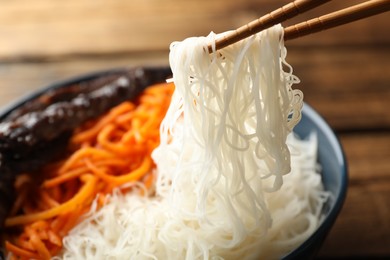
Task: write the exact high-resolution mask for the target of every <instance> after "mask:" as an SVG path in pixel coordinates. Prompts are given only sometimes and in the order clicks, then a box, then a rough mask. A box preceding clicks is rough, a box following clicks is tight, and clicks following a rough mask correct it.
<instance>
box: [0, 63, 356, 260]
mask: <svg viewBox="0 0 390 260" xmlns="http://www.w3.org/2000/svg"><path fill="white" fill-rule="evenodd" d="M161 69H162V70H163V69H164V70H166V69H167V68H161ZM123 71H126V69H113V70H107V71H101V72H95V73H91V74H89V75H84V76H81V77H77V78H73V79H70V80H66V81H63V82H59V83H55V84H52V85H50V86H48V87H46V88H43V89H41V90H39V91H36V92H34V93H31V94H29V95H27V96H26V97H24V98H21V99H20V100H18V101H16V102H15V103H13V104H12V105H10V106H8V107H6V108H0V121H2V120H3V119H4V118H5V117H6V116H7V115H9V114H10V113H11V112H12V111H13V110H15V109H17V108H18V107H20V106H22V105H23V104H25V103H26V102H29V101H31V100H33V99H35V98H38V97H39V96H40V95H42V94H44V93H46V92H47V91H49V90H53V89H57V88H66V87H67V86H71V85H73V84H78V83H82V82H85V81H88V80H93V79H96V78H99V77H102V76H105V75H107V74H111V73H121V72H123ZM294 132H295V133H297V134H298V135H299V136H300V137H301V138H305V137H307V136H308V135H309V134H310V133H312V132H316V133H317V137H318V142H319V144H318V149H319V151H318V161H319V163H320V164H321V166H322V180H323V183H324V186H325V189H326V190H328V191H330V192H331V193H332V200H331V201H329V202H328V203H327V204H326V205H325V208H324V214H325V218H324V220H323V222H322V223H321V225H320V226H319V227H318V229H317V230H316V231H315V232H314V234H312V235H311V236H310V237H309V238H308V239H307V240H306V241H305V242H304V243H303V244H302V245H300V246H299V247H298V248H296V249H294V250H293V251H291V252H290V253H289V254H287V255H286V256H284V257H283V259H284V260H291V259H310V258H313V257H314V256H315V254H316V253H317V252H318V250H319V248H320V247H321V245H322V243H323V242H324V240H325V238H326V236H327V234H328V233H329V231H330V230H331V228H332V226H333V224H334V222H335V220H336V218H337V216H338V214H339V213H340V210H341V208H342V205H343V203H344V200H345V196H346V192H347V185H348V173H347V163H346V159H345V155H344V152H343V149H342V147H341V144H340V142H339V140H338V139H337V137H336V135H335V134H334V132H333V131H332V130H331V128H330V127H329V125H328V124H327V123H326V122H325V120H324V119H322V117H321V116H320V115H319V114H318V113H316V112H315V111H314V109H313V108H311V107H310V106H309V105H307V104H304V106H303V111H302V119H301V121H300V122H299V124H298V125H297V126H296V127H295V129H294ZM1 251H2V250H1V248H0V259H1Z"/></svg>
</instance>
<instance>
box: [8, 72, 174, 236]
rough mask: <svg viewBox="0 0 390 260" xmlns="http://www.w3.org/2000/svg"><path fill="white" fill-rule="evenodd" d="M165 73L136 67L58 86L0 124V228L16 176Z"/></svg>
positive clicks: (50, 156)
mask: <svg viewBox="0 0 390 260" xmlns="http://www.w3.org/2000/svg"><path fill="white" fill-rule="evenodd" d="M170 75H171V71H170V69H169V68H134V69H129V70H121V71H113V72H109V73H106V74H99V75H96V76H94V77H91V78H88V79H82V80H80V81H79V82H72V83H69V84H64V85H59V86H58V87H54V88H52V89H50V90H49V91H47V92H45V93H43V94H42V95H39V96H37V97H35V98H34V99H32V100H30V101H28V102H25V103H24V104H22V105H21V106H19V107H17V108H16V109H14V110H13V111H12V112H10V113H8V114H7V115H6V116H3V119H2V120H1V119H0V120H1V121H0V229H1V228H2V226H3V224H4V220H5V218H6V216H7V213H8V211H9V209H10V207H11V205H12V203H13V200H14V194H13V193H14V188H13V182H14V180H15V177H16V175H17V174H18V173H20V172H22V171H26V170H28V171H29V172H33V171H35V170H37V169H38V168H40V167H42V166H43V165H44V164H46V163H48V162H49V161H52V160H53V159H55V158H58V157H59V156H60V155H61V152H62V151H64V150H65V149H64V147H66V145H67V142H68V140H69V138H70V136H71V133H72V131H73V130H74V129H75V128H76V127H78V126H80V125H81V124H83V123H84V122H86V121H88V120H91V119H94V118H96V117H98V116H100V115H102V114H103V113H105V112H107V111H108V110H109V109H110V108H112V107H114V106H116V105H118V104H120V103H121V102H123V101H125V100H133V99H135V98H136V97H137V96H138V95H139V94H140V93H141V92H142V91H143V90H144V89H145V88H146V87H147V86H150V85H152V84H156V83H160V82H164V80H165V79H167V78H168V77H169V76H170Z"/></svg>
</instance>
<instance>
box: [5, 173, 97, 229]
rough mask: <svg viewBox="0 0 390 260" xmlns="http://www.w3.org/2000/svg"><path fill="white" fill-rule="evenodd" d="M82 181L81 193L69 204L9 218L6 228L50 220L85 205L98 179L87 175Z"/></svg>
mask: <svg viewBox="0 0 390 260" xmlns="http://www.w3.org/2000/svg"><path fill="white" fill-rule="evenodd" d="M81 180H82V181H83V182H85V184H84V185H83V186H82V188H81V189H80V191H79V192H78V193H77V194H76V195H75V196H74V197H73V198H72V199H70V200H68V201H67V202H65V203H63V204H61V205H59V206H57V207H54V208H52V209H49V210H46V211H43V212H39V213H35V214H30V215H24V216H16V217H11V218H7V219H6V220H5V226H6V227H11V226H15V225H22V224H27V223H31V222H33V221H37V220H42V219H49V218H52V217H54V216H56V215H59V214H62V213H65V212H69V211H71V210H73V209H74V208H75V207H77V206H78V205H82V204H84V202H85V200H87V198H88V197H90V196H91V195H92V193H93V191H94V189H95V186H96V181H97V179H96V177H94V176H93V175H90V174H86V175H83V176H82V177H81Z"/></svg>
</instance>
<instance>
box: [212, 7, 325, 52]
mask: <svg viewBox="0 0 390 260" xmlns="http://www.w3.org/2000/svg"><path fill="white" fill-rule="evenodd" d="M330 1H331V0H295V1H294V2H291V3H288V4H286V5H284V6H282V7H280V8H278V9H276V10H275V11H272V12H271V13H269V14H266V15H264V16H262V17H260V18H259V19H257V20H254V21H252V22H250V23H248V24H246V25H244V26H241V27H240V28H238V29H236V30H234V31H232V32H231V33H230V34H227V35H225V36H224V37H222V38H220V39H217V40H216V42H215V48H216V50H220V49H222V48H224V47H226V46H228V45H230V44H233V43H235V42H238V41H240V40H243V39H245V38H247V37H249V36H251V35H253V34H256V33H258V32H260V31H262V30H265V29H267V28H269V27H271V26H273V25H275V24H278V23H281V22H283V21H286V20H288V19H290V18H293V17H295V16H297V15H298V14H300V13H304V12H306V11H309V10H311V9H313V8H316V7H317V6H320V5H322V4H325V3H327V2H330ZM208 50H209V53H211V52H212V51H213V49H212V46H208Z"/></svg>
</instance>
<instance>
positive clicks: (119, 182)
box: [5, 83, 174, 259]
mask: <svg viewBox="0 0 390 260" xmlns="http://www.w3.org/2000/svg"><path fill="white" fill-rule="evenodd" d="M173 89H174V86H173V84H172V83H169V84H166V83H165V84H159V85H155V86H150V87H148V88H147V89H146V90H145V91H144V92H143V93H142V94H141V95H140V97H139V98H138V99H137V100H135V101H134V102H124V103H122V104H120V105H118V106H117V107H114V108H113V109H112V110H111V111H109V112H108V113H107V114H106V115H104V116H102V117H101V118H100V119H97V120H94V121H90V122H87V123H86V124H85V125H84V126H82V127H80V128H79V129H76V130H75V132H74V134H73V136H72V137H71V140H70V144H69V147H68V148H67V149H68V151H69V156H68V157H67V158H62V159H61V161H56V162H53V163H50V164H49V165H46V166H45V167H43V168H42V169H41V170H40V172H39V173H40V174H41V175H42V176H43V179H42V178H41V177H40V178H31V177H30V175H28V174H23V175H20V176H18V178H17V180H16V182H15V188H16V190H17V191H18V193H17V194H18V197H17V198H16V202H15V205H14V208H13V210H12V215H11V216H10V217H8V218H7V219H6V221H5V226H6V228H7V230H9V232H8V231H7V232H6V239H7V240H6V242H5V248H6V250H7V251H8V253H9V254H10V255H9V257H10V259H49V258H51V257H52V256H54V255H56V254H58V253H59V252H60V251H61V248H62V238H63V237H64V236H66V235H67V234H68V232H69V231H70V230H71V229H72V228H73V227H74V226H75V225H77V223H79V222H80V221H81V220H82V216H83V215H84V214H85V213H87V212H88V211H89V210H90V207H91V205H92V202H93V200H96V203H97V204H96V205H97V207H98V208H99V207H102V206H104V204H105V203H106V202H107V198H109V194H110V192H112V190H113V189H114V188H120V189H122V190H123V192H126V191H128V190H129V189H131V188H129V187H131V186H128V185H127V186H126V185H124V186H123V184H126V183H131V182H142V183H143V184H144V187H145V189H146V190H149V189H153V183H154V179H155V176H154V175H153V167H154V164H153V161H152V159H151V153H152V151H153V150H154V148H156V147H157V146H158V144H159V126H160V123H161V121H162V119H163V118H164V116H165V113H166V111H167V109H168V106H169V103H170V99H171V95H172V93H173ZM36 179H39V180H36ZM26 187H28V189H26ZM143 192H144V191H141V193H143ZM17 214H19V215H17ZM12 227H18V228H20V230H21V232H20V233H19V234H16V235H15V229H14V228H12Z"/></svg>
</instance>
